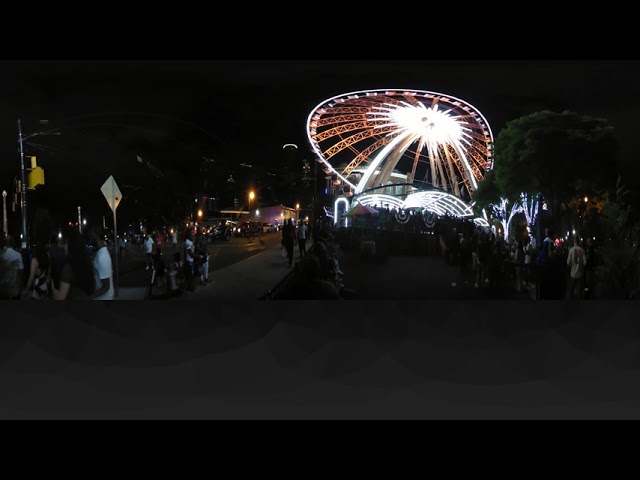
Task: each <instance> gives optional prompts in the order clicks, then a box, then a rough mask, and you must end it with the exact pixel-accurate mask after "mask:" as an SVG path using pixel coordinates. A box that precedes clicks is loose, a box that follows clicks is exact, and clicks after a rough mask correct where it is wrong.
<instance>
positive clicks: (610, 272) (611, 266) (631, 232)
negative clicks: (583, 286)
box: [596, 178, 640, 300]
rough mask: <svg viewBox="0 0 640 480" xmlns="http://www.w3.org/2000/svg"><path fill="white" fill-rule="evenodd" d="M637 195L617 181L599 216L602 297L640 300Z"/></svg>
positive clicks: (598, 267) (599, 263)
mask: <svg viewBox="0 0 640 480" xmlns="http://www.w3.org/2000/svg"><path fill="white" fill-rule="evenodd" d="M634 195H635V197H634ZM637 195H638V194H637V192H632V191H631V190H629V189H628V187H627V186H626V185H624V184H623V183H622V180H621V178H618V181H617V183H616V191H615V193H614V194H613V196H612V199H611V201H609V202H607V204H606V205H605V207H604V208H603V210H602V215H600V216H599V220H600V222H601V223H603V224H604V225H603V227H604V228H603V230H604V231H605V232H606V233H605V234H604V238H603V239H602V240H601V244H602V245H601V248H600V257H601V258H600V261H599V262H598V266H597V270H596V274H597V278H598V283H599V285H598V290H599V296H600V297H601V298H606V299H632V300H637V299H638V298H640V221H639V220H638V218H639V216H640V205H639V202H638V197H637Z"/></svg>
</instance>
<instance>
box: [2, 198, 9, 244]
mask: <svg viewBox="0 0 640 480" xmlns="http://www.w3.org/2000/svg"><path fill="white" fill-rule="evenodd" d="M2 233H4V236H5V237H6V236H7V235H9V226H8V225H7V191H6V190H3V191H2Z"/></svg>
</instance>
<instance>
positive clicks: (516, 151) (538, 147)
mask: <svg viewBox="0 0 640 480" xmlns="http://www.w3.org/2000/svg"><path fill="white" fill-rule="evenodd" d="M617 153H618V142H617V138H616V136H615V132H614V129H613V127H612V126H611V125H609V123H608V121H607V120H605V119H601V118H593V117H589V116H585V115H580V114H578V113H574V112H570V111H564V112H562V113H556V112H551V111H542V112H536V113H533V114H530V115H527V116H523V117H520V118H517V119H515V120H512V121H511V122H509V123H507V125H506V126H505V128H504V129H502V130H501V131H500V132H499V134H498V136H497V137H496V140H495V158H494V168H493V172H495V173H494V175H495V178H493V177H492V176H490V175H489V176H488V181H489V182H490V183H491V182H495V187H497V189H498V191H499V192H500V196H503V197H506V198H509V199H515V198H518V196H519V195H520V193H527V194H535V193H538V192H540V193H542V195H543V196H544V198H545V201H546V202H547V205H548V206H549V209H550V211H551V213H552V215H553V217H554V218H555V219H557V218H558V215H559V213H560V210H561V206H562V205H563V203H565V202H568V201H570V200H571V199H573V198H576V197H579V196H585V195H590V196H593V195H597V194H601V193H603V192H606V191H609V190H611V189H615V184H616V178H617V175H618V172H617V170H618V169H617ZM482 183H484V181H483V182H482ZM495 187H494V186H491V188H489V187H486V190H488V191H492V190H493V189H494V188H495ZM482 195H485V194H484V193H483V194H482Z"/></svg>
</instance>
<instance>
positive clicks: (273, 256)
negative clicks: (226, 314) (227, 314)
mask: <svg viewBox="0 0 640 480" xmlns="http://www.w3.org/2000/svg"><path fill="white" fill-rule="evenodd" d="M289 271H290V268H289V265H288V264H287V259H286V258H284V257H283V256H282V251H281V248H280V245H279V244H278V246H277V247H271V248H267V249H265V250H264V251H263V252H260V253H257V254H256V255H253V256H252V257H250V258H247V259H245V260H242V261H240V262H238V263H234V264H233V265H229V266H227V267H224V268H221V269H220V270H213V271H210V272H209V280H210V282H209V283H208V284H206V285H200V284H198V285H196V289H195V292H184V293H183V294H182V295H180V296H179V297H176V298H175V300H214V301H215V300H221V301H225V302H228V301H247V300H258V299H259V298H260V297H262V296H263V295H264V294H266V293H267V292H268V291H269V290H270V289H272V288H273V287H274V286H275V285H277V284H278V282H280V280H282V279H283V278H284V277H285V276H286V275H287V274H288V273H289Z"/></svg>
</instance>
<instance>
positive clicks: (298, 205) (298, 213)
mask: <svg viewBox="0 0 640 480" xmlns="http://www.w3.org/2000/svg"><path fill="white" fill-rule="evenodd" d="M298 220H300V204H299V203H296V223H298Z"/></svg>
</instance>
